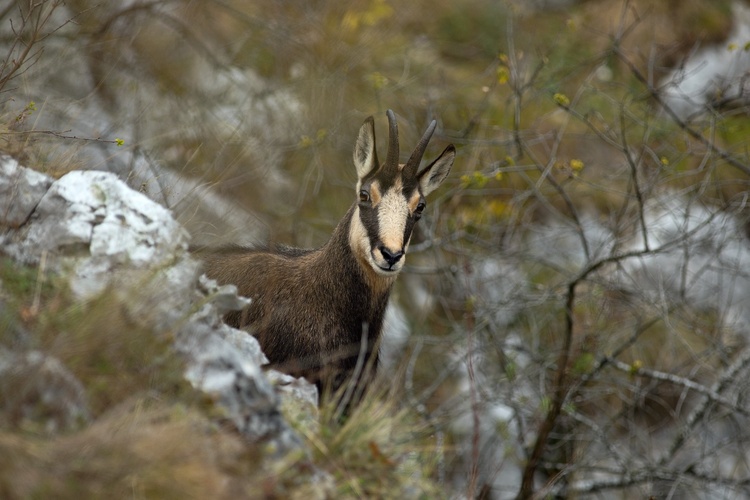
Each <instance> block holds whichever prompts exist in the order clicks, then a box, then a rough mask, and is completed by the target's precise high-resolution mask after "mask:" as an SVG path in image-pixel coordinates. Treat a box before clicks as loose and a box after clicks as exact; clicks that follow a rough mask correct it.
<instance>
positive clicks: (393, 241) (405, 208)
mask: <svg viewBox="0 0 750 500" xmlns="http://www.w3.org/2000/svg"><path fill="white" fill-rule="evenodd" d="M408 217H409V205H408V204H407V203H406V198H404V195H403V194H402V193H401V183H400V182H397V183H396V184H395V185H394V186H393V187H391V188H390V189H389V190H388V191H387V192H386V193H385V194H384V195H383V197H382V198H381V199H380V203H378V227H379V228H380V240H381V242H382V243H383V245H385V247H386V248H387V249H388V250H390V251H391V252H400V251H402V250H403V249H404V230H405V229H406V219H407V218H408ZM385 267H388V265H387V264H386V266H385Z"/></svg>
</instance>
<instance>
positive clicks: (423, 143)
mask: <svg viewBox="0 0 750 500" xmlns="http://www.w3.org/2000/svg"><path fill="white" fill-rule="evenodd" d="M436 126H437V121H436V120H432V121H431V122H430V125H429V126H428V127H427V130H425V132H424V135H423V136H422V138H421V139H420V140H419V142H418V143H417V146H416V147H415V148H414V152H413V153H412V154H411V156H410V157H409V161H407V162H406V166H405V167H404V175H416V174H417V168H418V167H419V162H421V161H422V156H423V155H424V152H425V150H426V149H427V144H428V143H429V142H430V139H431V138H432V133H433V132H435V127H436Z"/></svg>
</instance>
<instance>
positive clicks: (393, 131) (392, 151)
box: [383, 109, 398, 169]
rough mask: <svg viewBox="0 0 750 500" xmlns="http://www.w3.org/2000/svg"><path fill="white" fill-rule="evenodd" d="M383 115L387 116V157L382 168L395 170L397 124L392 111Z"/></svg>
mask: <svg viewBox="0 0 750 500" xmlns="http://www.w3.org/2000/svg"><path fill="white" fill-rule="evenodd" d="M385 114H386V116H388V156H387V157H386V159H385V166H384V167H383V168H384V169H390V168H393V169H396V168H397V167H398V123H397V122H396V115H394V114H393V111H391V110H390V109H389V110H388V111H386V112H385Z"/></svg>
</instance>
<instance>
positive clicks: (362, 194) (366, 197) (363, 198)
mask: <svg viewBox="0 0 750 500" xmlns="http://www.w3.org/2000/svg"><path fill="white" fill-rule="evenodd" d="M359 201H361V202H364V203H366V202H368V201H370V193H368V192H367V191H366V190H364V189H363V190H361V191H360V192H359Z"/></svg>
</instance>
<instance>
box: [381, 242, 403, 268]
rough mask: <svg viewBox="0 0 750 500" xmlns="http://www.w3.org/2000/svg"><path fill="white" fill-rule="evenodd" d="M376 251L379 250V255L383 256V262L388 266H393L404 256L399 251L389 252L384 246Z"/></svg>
mask: <svg viewBox="0 0 750 500" xmlns="http://www.w3.org/2000/svg"><path fill="white" fill-rule="evenodd" d="M378 249H379V250H380V253H381V254H382V255H383V258H384V259H385V261H386V262H388V265H389V266H393V265H394V264H395V263H396V262H398V261H399V260H400V259H401V257H402V256H403V255H404V252H402V251H400V250H399V251H396V252H391V251H390V250H388V249H387V248H386V247H385V246H384V245H380V246H379V247H378Z"/></svg>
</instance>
